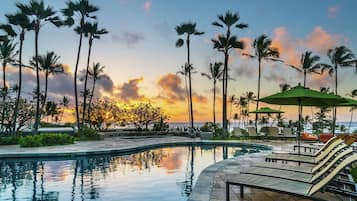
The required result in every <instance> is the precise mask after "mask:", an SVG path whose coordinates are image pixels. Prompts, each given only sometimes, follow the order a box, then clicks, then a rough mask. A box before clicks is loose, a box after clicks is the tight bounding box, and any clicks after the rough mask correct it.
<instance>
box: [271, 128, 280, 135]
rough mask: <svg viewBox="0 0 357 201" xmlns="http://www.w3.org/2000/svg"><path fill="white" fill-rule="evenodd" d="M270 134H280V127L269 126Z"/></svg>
mask: <svg viewBox="0 0 357 201" xmlns="http://www.w3.org/2000/svg"><path fill="white" fill-rule="evenodd" d="M268 135H269V136H278V135H279V128H278V127H269V133H268Z"/></svg>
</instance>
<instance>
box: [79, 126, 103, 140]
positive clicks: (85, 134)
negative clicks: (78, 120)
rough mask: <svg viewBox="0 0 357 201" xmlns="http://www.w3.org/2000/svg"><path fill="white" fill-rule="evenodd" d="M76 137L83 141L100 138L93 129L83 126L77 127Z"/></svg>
mask: <svg viewBox="0 0 357 201" xmlns="http://www.w3.org/2000/svg"><path fill="white" fill-rule="evenodd" d="M77 139H78V140H83V141H85V140H100V136H99V134H98V132H97V131H96V130H95V129H93V128H89V127H86V126H84V127H83V128H81V129H79V131H78V136H77Z"/></svg>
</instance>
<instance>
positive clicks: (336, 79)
mask: <svg viewBox="0 0 357 201" xmlns="http://www.w3.org/2000/svg"><path fill="white" fill-rule="evenodd" d="M335 95H338V68H337V65H335ZM336 116H337V108H336V107H333V119H332V134H333V135H335V133H336V131H335V129H336V128H335V127H336V126H335V125H336Z"/></svg>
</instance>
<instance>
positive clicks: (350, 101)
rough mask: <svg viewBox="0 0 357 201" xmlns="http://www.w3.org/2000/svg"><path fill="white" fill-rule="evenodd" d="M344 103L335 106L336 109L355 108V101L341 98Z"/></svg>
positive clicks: (356, 102) (356, 105)
mask: <svg viewBox="0 0 357 201" xmlns="http://www.w3.org/2000/svg"><path fill="white" fill-rule="evenodd" d="M343 99H344V100H345V101H346V102H344V103H340V104H338V105H336V107H357V100H355V99H351V98H343Z"/></svg>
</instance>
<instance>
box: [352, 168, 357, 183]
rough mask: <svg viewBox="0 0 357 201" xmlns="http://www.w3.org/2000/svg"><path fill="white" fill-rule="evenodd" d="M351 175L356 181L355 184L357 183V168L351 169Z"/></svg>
mask: <svg viewBox="0 0 357 201" xmlns="http://www.w3.org/2000/svg"><path fill="white" fill-rule="evenodd" d="M351 175H352V177H353V180H355V182H357V167H354V168H352V169H351Z"/></svg>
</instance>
